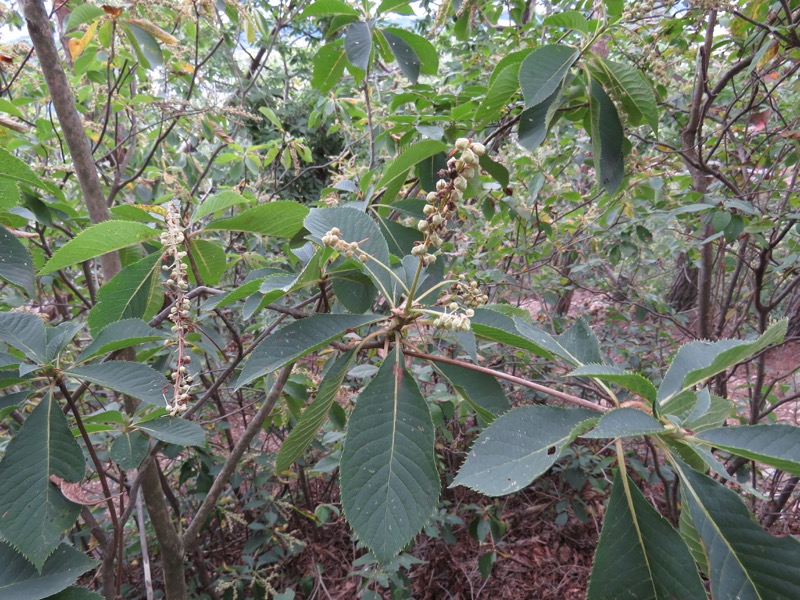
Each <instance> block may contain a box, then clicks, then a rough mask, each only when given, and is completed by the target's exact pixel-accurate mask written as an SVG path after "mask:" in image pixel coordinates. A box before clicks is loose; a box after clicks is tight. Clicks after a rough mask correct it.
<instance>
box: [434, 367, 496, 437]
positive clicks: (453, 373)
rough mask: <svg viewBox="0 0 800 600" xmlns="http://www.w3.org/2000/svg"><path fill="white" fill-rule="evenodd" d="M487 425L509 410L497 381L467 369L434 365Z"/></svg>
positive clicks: (484, 374)
mask: <svg viewBox="0 0 800 600" xmlns="http://www.w3.org/2000/svg"><path fill="white" fill-rule="evenodd" d="M434 364H435V365H436V368H437V369H438V370H439V371H440V372H441V373H442V375H444V376H445V377H446V378H447V381H448V382H450V385H451V386H453V388H454V389H455V390H456V391H457V392H458V393H459V394H461V397H462V398H464V400H465V401H466V402H467V403H468V404H469V405H470V407H471V408H472V410H474V411H475V412H476V413H477V414H478V416H479V417H480V418H481V419H482V420H483V422H484V423H485V424H486V425H490V424H491V423H492V422H493V421H494V420H495V418H496V417H497V415H502V414H503V413H504V412H506V411H507V410H508V409H509V406H510V403H509V401H508V398H507V397H506V395H505V392H503V388H502V386H501V385H500V384H499V383H498V382H497V379H495V378H494V377H492V376H491V375H487V374H486V373H479V372H478V371H473V370H472V369H467V368H466V367H459V366H458V365H451V364H447V363H440V362H437V363H434Z"/></svg>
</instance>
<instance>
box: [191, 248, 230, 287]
mask: <svg viewBox="0 0 800 600" xmlns="http://www.w3.org/2000/svg"><path fill="white" fill-rule="evenodd" d="M189 250H190V251H191V253H192V259H193V260H194V264H195V266H197V271H198V272H199V273H200V278H201V279H202V280H203V283H204V284H205V285H217V284H218V283H219V281H220V279H222V275H223V274H224V273H225V267H226V266H227V263H226V257H225V249H224V248H223V247H222V246H221V245H220V244H218V243H217V242H210V241H208V240H197V239H192V240H190V241H189ZM184 261H185V262H186V263H187V265H189V264H191V262H190V261H189V257H188V256H187V257H186V258H184ZM189 280H190V281H191V282H192V283H194V284H196V283H197V281H196V278H195V275H194V271H193V270H192V269H191V267H189Z"/></svg>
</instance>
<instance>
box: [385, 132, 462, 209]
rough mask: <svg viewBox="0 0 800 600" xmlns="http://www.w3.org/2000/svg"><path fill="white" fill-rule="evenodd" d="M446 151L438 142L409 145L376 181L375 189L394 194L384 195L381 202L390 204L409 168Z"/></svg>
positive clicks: (444, 145)
mask: <svg viewBox="0 0 800 600" xmlns="http://www.w3.org/2000/svg"><path fill="white" fill-rule="evenodd" d="M446 150H447V144H445V143H444V142H440V141H438V140H422V141H419V142H417V143H415V144H411V145H410V146H409V147H408V148H406V149H405V150H404V151H403V152H402V153H401V154H400V155H399V156H398V157H397V158H395V159H394V160H393V161H392V163H391V164H390V165H389V166H388V167H387V168H386V170H385V171H384V173H383V177H381V179H380V181H378V184H377V186H376V187H378V188H382V187H392V188H393V190H394V194H389V195H388V196H387V194H384V197H383V199H382V201H383V202H384V203H385V204H391V203H392V201H394V199H395V196H396V195H397V191H396V190H397V189H399V188H400V186H401V185H402V184H403V183H404V182H405V179H406V175H408V171H409V170H410V169H411V167H413V166H414V165H416V164H418V163H420V162H422V161H423V160H425V159H427V158H430V157H431V156H434V155H435V154H438V153H439V152H445V151H446ZM398 184H399V185H398ZM395 188H396V189H395Z"/></svg>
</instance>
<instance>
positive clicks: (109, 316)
mask: <svg viewBox="0 0 800 600" xmlns="http://www.w3.org/2000/svg"><path fill="white" fill-rule="evenodd" d="M160 261H161V254H160V253H158V252H154V253H153V254H150V255H148V256H145V257H144V258H143V259H142V260H140V261H138V262H135V263H133V264H132V265H128V266H127V267H125V268H124V269H122V270H121V271H120V272H119V273H117V274H116V275H115V276H114V277H113V278H112V279H111V281H109V282H107V283H106V284H105V285H103V287H101V288H100V289H99V290H98V292H97V304H96V305H95V306H94V307H92V309H91V310H90V311H89V319H88V323H89V328H90V329H91V331H92V334H93V335H95V336H97V335H98V334H99V333H100V332H101V331H102V330H103V329H105V328H106V327H107V326H108V325H110V324H111V323H114V322H116V321H119V320H121V319H130V318H133V319H149V318H150V317H152V316H153V315H155V314H156V313H157V312H158V311H159V309H160V308H161V305H162V304H163V302H162V299H163V297H164V288H163V285H162V284H161V281H160V280H159V277H160V273H161V270H160V269H159V268H158V264H159V262H160Z"/></svg>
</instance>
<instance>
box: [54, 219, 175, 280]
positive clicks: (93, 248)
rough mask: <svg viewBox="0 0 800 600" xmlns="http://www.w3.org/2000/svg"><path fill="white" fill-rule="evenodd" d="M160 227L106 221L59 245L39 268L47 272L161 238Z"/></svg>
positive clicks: (129, 222) (130, 222)
mask: <svg viewBox="0 0 800 600" xmlns="http://www.w3.org/2000/svg"><path fill="white" fill-rule="evenodd" d="M159 234H160V231H159V230H158V229H153V228H151V227H149V226H148V225H145V224H144V223H134V222H132V221H103V222H102V223H98V224H97V225H92V226H91V227H89V228H87V229H84V230H83V231H81V232H80V233H79V234H78V235H76V236H75V237H74V238H73V239H71V240H70V241H68V242H67V243H66V244H64V245H63V246H62V247H61V248H59V249H58V250H57V251H56V252H55V254H53V256H52V257H51V258H50V260H48V261H47V263H46V264H45V265H44V267H42V270H41V271H39V275H46V274H47V273H52V272H53V271H57V270H59V269H63V268H64V267H70V266H72V265H74V264H77V263H80V262H83V261H86V260H90V259H92V258H96V257H98V256H102V255H103V254H107V253H109V252H114V251H115V250H119V249H121V248H127V247H128V246H133V245H134V244H139V243H141V242H146V241H148V240H152V239H154V238H157V237H158V236H159Z"/></svg>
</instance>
